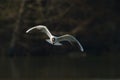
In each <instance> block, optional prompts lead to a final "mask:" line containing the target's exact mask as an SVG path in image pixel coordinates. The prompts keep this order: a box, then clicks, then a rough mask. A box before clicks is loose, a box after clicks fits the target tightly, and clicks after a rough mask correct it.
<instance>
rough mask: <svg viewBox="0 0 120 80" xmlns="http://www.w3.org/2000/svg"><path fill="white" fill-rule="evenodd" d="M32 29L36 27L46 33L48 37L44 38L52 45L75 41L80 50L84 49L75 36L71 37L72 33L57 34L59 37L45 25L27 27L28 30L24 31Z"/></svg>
mask: <svg viewBox="0 0 120 80" xmlns="http://www.w3.org/2000/svg"><path fill="white" fill-rule="evenodd" d="M33 29H38V30H40V31H41V32H43V33H45V34H46V35H48V37H49V39H46V41H47V42H49V43H50V44H52V45H57V46H61V45H62V43H61V42H62V41H68V42H70V43H72V42H76V43H77V44H78V45H79V47H80V50H81V51H82V52H83V51H84V49H83V47H82V45H81V44H80V42H79V41H78V40H77V39H76V38H75V37H73V36H72V35H69V34H65V35H62V36H59V37H57V36H54V35H52V34H51V33H50V31H49V30H48V29H47V27H46V26H44V25H38V26H35V27H32V28H30V29H28V30H27V31H26V33H28V32H30V31H31V30H33Z"/></svg>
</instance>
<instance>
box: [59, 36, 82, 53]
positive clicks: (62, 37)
mask: <svg viewBox="0 0 120 80" xmlns="http://www.w3.org/2000/svg"><path fill="white" fill-rule="evenodd" d="M58 41H59V42H60V41H69V42H70V43H71V42H77V43H78V45H79V46H80V50H81V51H82V52H83V51H84V49H83V47H82V45H81V44H80V42H79V41H78V40H77V39H76V38H75V37H73V36H72V35H69V34H66V35H63V36H60V37H58Z"/></svg>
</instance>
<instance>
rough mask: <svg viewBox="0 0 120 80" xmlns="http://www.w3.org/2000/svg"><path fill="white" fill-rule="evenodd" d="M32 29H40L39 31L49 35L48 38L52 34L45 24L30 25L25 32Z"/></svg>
mask: <svg viewBox="0 0 120 80" xmlns="http://www.w3.org/2000/svg"><path fill="white" fill-rule="evenodd" d="M33 29H38V30H40V31H41V32H43V33H45V34H47V35H48V36H49V38H50V37H51V36H52V34H51V33H50V31H49V30H48V29H47V27H46V26H43V25H38V26H35V27H32V28H30V29H28V30H27V31H26V33H28V32H30V31H31V30H33Z"/></svg>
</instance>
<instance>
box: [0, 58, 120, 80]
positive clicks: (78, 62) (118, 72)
mask: <svg viewBox="0 0 120 80" xmlns="http://www.w3.org/2000/svg"><path fill="white" fill-rule="evenodd" d="M119 63H120V60H119V58H116V59H114V60H113V59H111V58H110V57H106V56H104V57H103V56H101V57H98V56H87V57H79V58H78V57H77V58H71V57H70V56H39V57H13V58H11V57H4V58H0V78H1V79H3V78H8V79H16V80H17V79H24V78H25V79H55V80H56V79H68V80H69V79H79V78H119V76H120V69H119V68H120V64H119Z"/></svg>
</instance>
